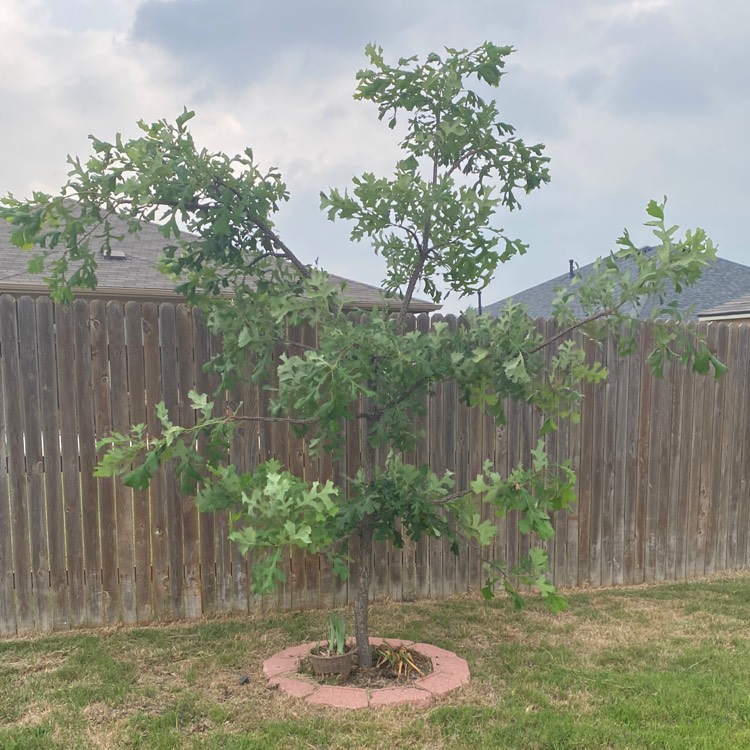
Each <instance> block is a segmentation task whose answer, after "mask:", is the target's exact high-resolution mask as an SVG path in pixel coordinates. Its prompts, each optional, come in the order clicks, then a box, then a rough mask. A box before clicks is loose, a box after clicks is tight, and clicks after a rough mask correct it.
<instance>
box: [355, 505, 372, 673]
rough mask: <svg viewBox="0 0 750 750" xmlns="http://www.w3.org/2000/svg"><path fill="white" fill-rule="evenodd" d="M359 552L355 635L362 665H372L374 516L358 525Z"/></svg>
mask: <svg viewBox="0 0 750 750" xmlns="http://www.w3.org/2000/svg"><path fill="white" fill-rule="evenodd" d="M357 537H358V538H359V554H358V556H357V557H358V569H357V587H356V588H355V590H354V635H355V636H356V638H357V657H358V660H359V665H360V667H364V668H365V669H367V668H369V667H371V666H372V650H371V649H370V630H369V627H368V624H367V615H368V610H369V607H370V583H371V581H372V516H369V515H367V516H365V517H364V518H363V519H362V520H361V521H360V522H359V524H358V525H357Z"/></svg>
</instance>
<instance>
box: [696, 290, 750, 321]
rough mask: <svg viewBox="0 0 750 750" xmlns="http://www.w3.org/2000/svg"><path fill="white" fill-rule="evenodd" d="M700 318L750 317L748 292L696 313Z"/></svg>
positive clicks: (749, 295) (749, 296) (728, 318)
mask: <svg viewBox="0 0 750 750" xmlns="http://www.w3.org/2000/svg"><path fill="white" fill-rule="evenodd" d="M698 317H699V318H700V319H701V320H732V319H735V318H750V294H746V295H745V296H744V297H738V298H737V299H732V300H729V302H724V303H723V304H721V305H716V307H711V308H709V309H708V310H701V311H700V312H699V313H698Z"/></svg>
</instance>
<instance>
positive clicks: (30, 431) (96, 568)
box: [0, 295, 750, 635]
mask: <svg viewBox="0 0 750 750" xmlns="http://www.w3.org/2000/svg"><path fill="white" fill-rule="evenodd" d="M433 320H435V317H433ZM447 320H448V322H449V323H450V324H451V325H455V319H453V318H452V317H451V316H448V317H447ZM412 325H414V326H415V327H417V328H419V329H420V330H425V329H426V328H427V327H429V325H430V319H429V318H428V317H427V316H426V315H421V316H419V317H417V318H415V319H414V320H413V321H412ZM540 325H545V326H548V327H549V329H548V332H551V331H552V330H553V328H552V327H551V326H552V324H551V323H549V322H548V323H540ZM701 329H702V331H703V333H704V334H705V335H707V337H708V341H709V345H710V348H711V349H712V351H714V352H715V353H716V354H717V356H718V357H719V358H720V359H722V360H723V361H725V362H726V363H727V364H728V365H729V368H730V372H729V374H728V375H727V376H726V377H725V378H723V379H722V380H720V381H719V382H715V381H714V380H713V379H710V378H703V377H697V376H694V375H693V374H692V373H689V372H686V371H684V370H683V369H681V368H679V367H672V366H669V367H668V368H667V371H666V373H665V377H664V378H663V379H655V378H654V377H652V375H651V374H650V372H649V370H648V367H647V366H646V363H645V356H644V355H645V353H647V352H648V351H649V337H650V332H649V329H648V328H644V329H642V333H641V340H640V342H639V347H638V351H637V352H636V354H635V355H634V356H632V357H631V358H629V359H626V360H617V358H616V357H615V353H614V346H613V342H612V341H609V342H607V343H605V344H604V345H603V346H602V347H601V349H600V351H599V352H596V349H595V347H596V345H594V344H587V347H588V353H589V355H590V356H592V357H593V356H594V355H595V354H597V355H598V356H601V358H602V359H603V360H604V361H605V362H606V364H607V366H608V368H609V370H610V377H609V379H608V381H607V382H606V384H604V385H602V386H597V387H595V388H593V387H592V388H588V389H587V392H586V394H585V400H584V406H583V412H582V419H581V422H580V424H577V425H573V424H569V425H565V426H564V427H563V428H562V429H561V430H560V431H558V432H557V433H554V434H552V435H550V436H548V437H547V446H548V449H549V451H550V452H551V454H552V456H553V457H555V458H557V459H560V460H562V459H563V458H565V457H570V458H571V459H572V463H573V467H574V468H575V469H576V471H577V473H578V481H579V486H578V497H579V499H578V503H577V504H576V506H575V507H574V508H573V512H572V513H559V514H557V515H556V517H555V518H554V526H555V530H556V536H555V538H554V539H553V540H552V541H550V542H549V543H548V545H547V548H548V552H549V556H550V561H551V569H552V573H553V578H554V580H555V582H556V583H557V584H558V585H561V586H566V587H575V586H611V585H618V584H631V583H640V582H642V581H653V580H681V579H685V578H690V577H694V576H701V575H704V574H709V573H712V572H716V571H722V570H734V569H738V568H745V567H747V566H748V564H749V563H750V539H749V538H748V523H749V522H750V519H749V518H748V512H749V511H750V380H749V379H748V373H749V372H750V326H740V325H732V324H725V323H721V324H716V323H712V324H710V326H706V325H702V326H701ZM299 335H300V337H301V338H300V339H298V340H300V341H301V343H305V344H314V343H315V339H314V332H311V331H302V332H299ZM218 345H219V342H218V341H217V340H216V339H215V338H213V337H212V336H211V335H209V333H208V332H207V330H206V328H205V327H204V326H203V325H202V323H201V322H200V320H198V318H197V316H196V315H194V314H193V311H192V310H191V309H190V308H188V307H186V306H184V305H177V306H175V305H172V304H166V303H165V304H161V305H160V306H158V307H157V306H156V305H153V304H143V305H142V304H140V303H135V302H131V303H128V304H126V305H124V306H123V305H122V304H120V303H116V302H109V303H105V302H102V301H92V302H86V301H83V300H79V301H77V302H75V303H74V304H73V305H71V306H57V305H53V304H52V302H51V301H50V300H49V299H48V298H44V297H40V298H38V299H35V300H32V299H31V298H28V297H24V298H21V299H18V300H17V299H15V298H13V297H11V296H7V295H6V296H2V297H0V399H2V404H1V405H0V634H5V635H12V634H15V633H24V632H31V631H49V630H56V629H65V628H73V627H78V626H99V625H105V624H110V623H117V622H125V623H135V622H139V623H140V622H149V621H153V620H156V619H170V618H195V617H199V616H200V615H201V614H203V613H209V612H216V611H235V612H248V611H253V610H258V609H275V608H307V607H321V606H327V605H331V604H335V605H340V604H345V603H346V602H348V601H349V589H348V586H347V584H346V582H342V581H340V580H338V579H337V578H335V577H334V576H333V575H332V572H331V569H330V566H329V565H328V564H327V563H326V561H325V560H324V559H321V558H318V557H312V556H306V555H304V554H301V553H299V552H292V553H291V554H290V555H287V556H286V557H285V568H286V573H287V583H286V584H285V585H284V586H283V587H282V588H281V589H280V590H279V592H278V593H277V594H275V595H273V596H264V597H258V596H254V595H252V594H251V593H250V590H249V579H248V561H247V560H245V559H243V558H242V557H241V556H240V555H239V554H238V553H237V551H236V549H234V547H233V546H232V545H230V544H229V543H228V541H227V533H228V520H227V516H226V514H221V513H219V514H198V513H197V511H196V508H195V505H194V503H193V501H192V500H191V499H190V498H186V497H183V496H182V495H181V494H180V492H179V487H178V486H177V484H176V483H175V481H174V478H173V477H172V476H171V475H170V474H169V472H168V471H164V470H162V471H160V472H159V474H158V476H157V478H156V480H155V481H154V482H153V484H152V486H151V488H150V489H149V490H148V491H143V492H132V491H131V490H129V489H127V488H125V487H124V486H123V485H122V483H121V481H119V480H113V479H97V478H95V477H94V476H93V473H92V470H93V468H94V466H95V464H96V461H97V455H96V452H95V441H96V439H97V438H98V437H100V436H103V435H106V434H107V433H108V432H109V431H110V430H118V431H127V429H128V428H129V426H130V425H131V424H133V423H138V422H146V423H148V424H149V426H150V427H151V428H154V427H155V425H154V424H153V422H154V404H156V403H157V402H158V401H160V400H163V401H164V402H165V403H166V405H167V407H168V409H169V412H170V414H171V416H172V418H173V419H174V420H177V421H179V422H181V423H182V424H189V423H190V421H191V420H192V419H193V418H194V415H193V413H192V411H191V410H190V409H189V408H188V407H187V406H186V401H185V396H186V394H187V392H188V390H189V389H191V388H196V389H198V390H202V391H211V390H214V389H215V387H216V385H217V383H216V382H215V379H213V378H212V377H211V376H209V375H206V373H205V372H204V371H203V367H202V365H203V363H204V362H206V361H207V360H208V359H209V357H210V356H211V354H212V353H213V352H215V351H216V350H217V347H218ZM231 398H232V399H233V400H236V401H237V402H240V401H242V402H243V407H242V408H243V410H245V413H254V414H259V413H260V414H262V413H263V410H264V409H265V408H266V403H265V398H266V397H265V396H264V394H263V392H261V393H260V394H259V393H258V392H257V391H256V390H254V389H247V391H246V392H244V393H238V394H233V395H232V396H231ZM216 408H217V410H219V411H223V410H224V408H225V404H224V403H223V399H217V405H216ZM419 420H420V424H419V427H420V428H421V429H423V430H424V431H425V433H426V438H425V439H424V440H423V441H422V442H421V443H420V444H419V446H418V447H417V449H416V450H415V451H414V452H413V453H412V455H410V456H408V458H409V459H415V460H417V461H419V462H428V463H429V464H430V465H431V466H432V468H433V469H435V470H436V471H438V472H442V471H444V470H445V469H451V470H452V471H454V472H455V479H456V482H457V485H458V486H459V487H461V486H466V484H467V482H468V481H469V479H470V478H471V477H472V476H474V475H476V473H477V472H478V471H479V470H480V468H481V466H482V463H483V461H484V459H485V458H490V459H491V460H492V461H493V462H494V464H495V466H496V467H497V468H498V469H499V470H500V471H501V472H505V471H507V470H508V468H509V467H512V466H515V465H517V464H518V462H519V461H522V460H524V458H525V457H527V456H528V451H529V449H530V448H531V447H533V446H534V445H535V443H536V433H537V431H538V429H539V426H540V424H539V422H540V420H539V417H538V415H537V414H535V413H534V412H533V411H532V410H530V409H529V408H526V407H524V406H523V405H518V404H511V405H510V406H509V410H508V424H507V425H506V426H503V427H499V428H496V427H495V425H494V424H493V422H492V421H491V420H490V419H489V418H487V417H485V416H484V415H483V414H481V413H480V412H479V411H477V410H469V409H467V408H466V407H465V406H464V405H462V404H461V403H460V400H459V398H458V393H457V390H456V388H455V386H453V385H450V384H449V385H444V386H441V387H438V388H437V389H436V391H435V393H434V394H433V396H432V397H431V399H430V402H429V409H428V413H427V416H425V417H421V418H419ZM360 439H361V436H360V433H359V427H358V424H356V423H354V424H351V425H349V426H348V427H347V434H346V451H345V454H344V456H343V457H342V459H341V460H340V461H338V462H336V463H333V464H332V463H331V462H330V461H329V460H327V459H326V460H311V459H310V457H309V456H308V454H307V452H306V450H305V445H304V442H303V441H302V440H299V439H297V438H295V437H294V436H293V435H292V434H291V433H290V432H289V431H288V430H287V429H286V428H283V427H282V426H280V425H278V424H276V425H269V426H265V425H264V426H263V428H262V429H258V426H257V423H254V426H252V427H249V428H246V429H244V430H242V431H239V432H238V434H237V437H236V438H235V441H234V444H233V446H232V453H233V456H234V459H235V461H236V462H238V463H239V464H241V465H243V464H244V465H246V466H249V465H252V464H254V463H255V462H257V461H258V460H265V459H266V458H268V457H271V456H275V457H277V458H279V459H280V460H281V461H282V462H283V463H284V464H286V465H287V466H288V467H290V468H291V470H292V471H295V472H299V473H301V474H303V475H304V476H305V477H306V478H308V479H314V478H321V479H325V478H328V477H331V478H333V479H334V480H341V479H342V478H343V477H345V476H351V475H353V473H354V472H356V470H357V468H358V466H359V460H360ZM489 512H490V511H489V510H487V509H485V513H489ZM497 524H498V529H499V534H498V536H497V540H496V544H495V545H494V548H493V549H492V550H489V551H487V550H485V551H484V552H483V554H484V555H485V556H486V555H489V556H494V557H497V558H501V559H505V560H509V561H513V560H516V559H518V557H519V555H520V554H522V552H523V550H524V548H525V546H526V545H528V540H527V539H525V538H523V537H521V536H519V533H518V520H517V518H516V517H515V515H514V514H510V515H509V516H507V517H505V518H503V519H498V520H497ZM374 577H375V581H374V584H373V594H374V596H376V597H391V598H393V599H416V598H423V597H440V596H445V595H449V594H452V593H454V592H461V591H466V590H468V589H472V588H477V587H478V586H479V585H480V584H481V560H480V556H479V552H478V550H477V549H476V548H475V547H469V548H468V549H467V550H465V551H464V552H463V553H462V554H461V555H460V556H459V557H454V556H453V555H452V554H451V553H450V551H449V549H448V548H447V545H446V544H445V543H444V542H443V541H441V540H427V539H423V540H420V541H419V542H416V543H412V542H407V544H406V546H405V547H404V549H403V550H400V549H396V548H394V547H393V545H391V544H389V543H385V542H378V543H376V549H375V553H374Z"/></svg>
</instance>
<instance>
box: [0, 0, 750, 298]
mask: <svg viewBox="0 0 750 750" xmlns="http://www.w3.org/2000/svg"><path fill="white" fill-rule="evenodd" d="M485 40H489V41H492V42H495V43H497V44H502V45H506V44H509V45H512V46H513V47H515V49H516V52H515V53H514V54H513V56H512V57H511V58H510V60H509V62H508V68H507V70H508V75H507V76H506V77H505V78H504V79H503V82H502V84H501V87H500V88H499V89H498V90H497V100H498V104H499V109H500V112H501V115H502V117H503V119H504V120H505V121H506V122H509V123H512V124H514V125H515V126H516V127H517V128H518V134H519V135H520V136H521V137H523V138H524V139H525V140H526V141H527V142H531V143H536V142H542V143H544V144H546V147H547V155H548V156H549V157H550V158H551V160H552V161H551V165H550V169H551V174H552V182H551V184H550V185H548V186H546V187H544V188H542V189H541V190H539V191H537V192H536V193H534V194H532V195H531V196H529V197H527V198H526V200H525V201H524V202H523V209H522V210H521V211H520V212H514V213H513V214H505V215H500V216H499V217H498V226H502V227H504V228H505V229H506V231H507V232H508V233H509V234H511V235H513V236H517V237H520V238H521V239H523V240H524V241H526V242H528V243H530V245H531V249H530V252H529V253H528V255H526V256H525V257H523V258H517V259H514V260H513V261H511V263H509V264H507V265H505V266H503V267H501V268H500V269H499V270H498V272H497V275H496V278H495V280H494V281H493V282H492V284H491V286H490V287H489V288H488V289H487V290H486V291H485V293H484V295H483V301H484V302H485V304H488V303H491V302H495V301H497V300H499V299H502V298H504V297H506V296H508V295H510V294H512V293H514V292H517V291H520V290H521V289H524V288H526V287H528V286H532V285H534V284H537V283H540V282H542V281H545V280H547V279H548V278H550V277H552V276H557V275H559V274H562V273H564V272H565V271H566V270H567V267H568V259H569V258H573V259H575V260H576V261H577V262H578V263H580V264H581V265H583V264H585V263H588V262H590V261H592V260H594V258H596V257H597V256H598V255H602V254H606V253H607V252H609V250H611V249H613V248H614V243H615V240H616V238H617V237H618V236H619V234H620V233H621V231H622V229H623V228H624V227H627V228H628V229H629V230H630V231H631V234H632V235H633V237H634V239H635V241H636V242H637V243H639V244H647V243H648V242H649V234H648V232H647V231H646V230H645V229H644V228H643V227H642V226H641V225H642V223H643V221H644V220H645V218H646V217H645V212H644V208H645V206H646V204H647V203H648V201H649V199H651V198H657V199H660V198H661V197H662V196H664V195H667V196H668V206H667V218H668V221H670V222H671V223H676V224H679V225H680V226H681V227H683V228H687V227H695V226H701V227H703V228H705V229H706V230H707V231H708V233H709V235H710V236H711V237H712V238H713V239H714V241H715V242H716V243H718V245H719V254H720V255H721V256H723V257H725V258H727V259H729V260H734V261H737V262H742V263H748V264H750V242H749V241H748V224H750V222H749V221H748V217H749V216H750V201H749V200H748V198H749V197H750V196H749V195H748V193H749V189H748V175H749V174H750V139H749V138H748V132H749V130H750V2H748V1H747V0H717V2H715V3H707V2H705V0H565V1H564V2H561V1H560V0H512V1H511V0H462V2H457V1H456V0H452V1H451V0H380V2H377V3H375V2H359V1H358V0H315V2H312V1H311V0H277V2H258V1H257V0H0V71H2V75H0V144H1V145H0V193H6V192H9V191H12V192H14V193H15V194H16V195H17V196H25V195H28V194H30V192H31V190H33V189H44V190H47V191H53V192H56V191H57V190H58V189H59V187H60V186H61V185H62V184H63V182H64V181H65V174H66V164H65V158H66V155H67V154H75V155H80V156H85V155H87V154H88V153H89V145H88V141H87V136H88V135H89V134H91V133H93V134H95V135H96V136H97V137H99V138H102V139H105V140H108V139H110V138H112V137H113V136H114V134H115V133H116V132H118V131H119V132H122V133H123V134H124V135H125V136H134V135H137V129H136V127H135V123H136V121H137V120H139V119H144V120H146V121H152V120H156V119H160V118H163V117H167V118H169V119H174V117H175V116H176V115H178V114H179V113H180V112H181V111H182V108H183V107H184V106H186V107H188V108H189V109H195V110H196V112H197V117H196V119H195V120H194V121H193V123H194V125H193V132H194V134H195V137H196V139H197V140H198V142H199V143H200V144H202V145H206V146H207V147H209V148H211V149H216V150H222V151H226V152H229V153H236V152H239V151H241V150H242V149H244V148H245V147H246V146H251V147H252V148H253V150H254V152H255V155H256V158H257V159H258V160H259V161H260V162H261V163H262V164H263V165H266V166H270V165H276V166H278V167H279V168H280V169H281V170H282V173H283V174H284V177H285V179H286V181H287V184H288V186H289V189H290V191H291V201H290V203H289V204H287V205H286V206H284V207H283V213H282V214H281V215H280V216H279V219H278V226H279V229H280V231H281V233H282V235H283V236H284V238H285V239H286V241H287V243H288V244H290V245H291V246H292V247H293V248H294V249H295V250H296V251H297V252H298V254H299V255H300V256H301V257H302V258H303V260H305V261H308V262H312V261H313V260H315V259H316V258H319V259H320V263H321V265H323V266H324V267H325V268H327V269H328V270H330V271H332V272H335V273H338V274H340V275H343V276H348V277H351V278H357V279H359V280H360V281H364V282H369V283H373V284H377V283H378V282H379V280H380V279H381V278H382V273H383V271H382V265H381V264H380V262H379V260H378V259H376V258H374V257H373V256H372V255H371V254H370V253H369V252H368V250H367V248H366V247H365V246H361V245H351V244H350V243H349V241H348V230H347V227H346V226H345V225H344V224H335V225H334V224H331V223H329V222H327V221H326V219H325V218H324V216H323V215H322V214H321V213H320V212H319V210H318V194H319V191H320V190H321V189H327V188H328V187H345V186H346V185H347V183H348V182H349V180H350V178H351V176H352V175H353V174H355V173H359V172H362V171H365V170H371V171H375V172H376V173H386V174H387V173H390V169H391V166H392V164H393V162H394V161H395V159H396V158H398V155H397V151H396V148H395V144H396V141H395V138H394V134H393V133H391V132H390V131H388V129H387V127H385V126H384V125H382V124H381V123H379V122H378V120H377V116H376V112H375V110H374V108H373V107H372V106H370V105H368V104H365V103H362V102H355V101H354V100H353V99H352V93H353V91H354V85H355V80H354V76H355V73H356V71H357V70H358V69H359V68H360V67H362V65H363V62H364V56H363V50H364V46H365V44H366V43H367V42H369V41H374V42H376V43H377V44H379V45H381V46H382V47H384V49H385V53H386V56H387V57H389V58H390V59H392V60H395V59H396V58H398V57H400V56H408V55H411V54H415V53H420V54H421V53H426V52H430V51H433V50H436V51H440V50H441V49H442V48H443V47H444V46H452V47H469V48H473V47H476V46H478V45H479V44H481V43H482V42H483V41H485ZM1 262H2V261H1V259H0V270H1ZM470 302H472V301H471V300H464V301H462V302H459V301H454V300H451V301H450V302H449V304H448V309H449V310H451V311H457V310H458V309H459V308H461V307H463V306H465V305H466V304H469V303H470Z"/></svg>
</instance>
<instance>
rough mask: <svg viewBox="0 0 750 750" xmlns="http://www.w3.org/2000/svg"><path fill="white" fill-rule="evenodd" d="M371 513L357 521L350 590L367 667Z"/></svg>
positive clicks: (370, 469)
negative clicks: (354, 576)
mask: <svg viewBox="0 0 750 750" xmlns="http://www.w3.org/2000/svg"><path fill="white" fill-rule="evenodd" d="M373 426H374V425H373V424H372V423H369V424H368V427H367V433H366V434H365V441H364V446H363V456H362V457H363V459H364V466H363V468H364V470H365V483H366V484H367V486H369V485H370V484H371V483H372V482H373V481H374V480H375V464H376V461H377V452H376V451H375V448H374V447H373V445H372V443H371V441H370V439H369V438H370V432H371V431H372V429H373ZM372 521H373V519H372V516H371V515H370V514H367V515H365V516H363V517H362V519H361V520H360V522H359V523H358V524H357V537H358V539H359V553H358V555H357V563H358V565H357V584H356V588H355V590H354V635H355V636H356V638H357V657H358V659H359V666H360V667H364V668H365V669H368V668H369V667H371V666H372V651H371V649H370V630H369V627H368V624H367V615H368V611H369V607H370V584H371V583H372V537H373V527H372Z"/></svg>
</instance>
